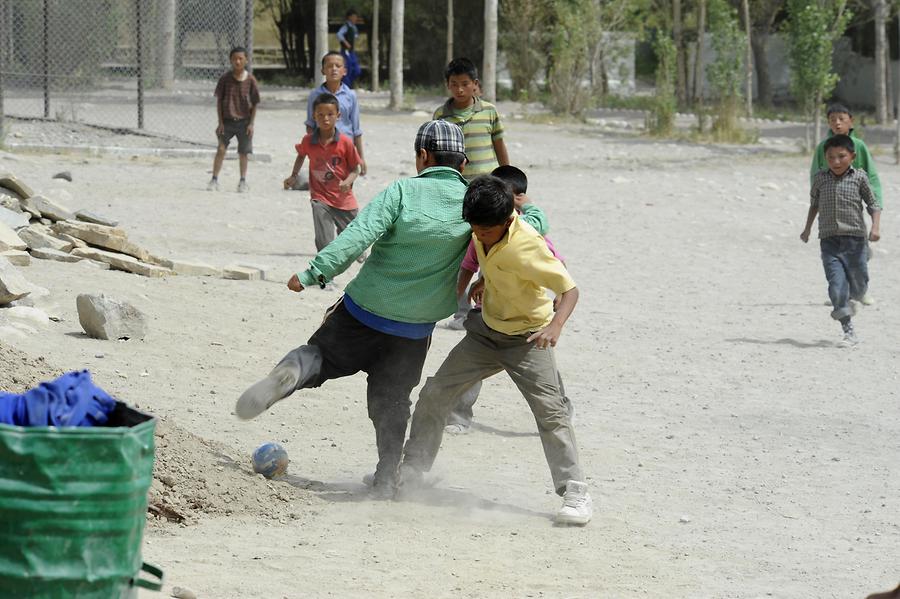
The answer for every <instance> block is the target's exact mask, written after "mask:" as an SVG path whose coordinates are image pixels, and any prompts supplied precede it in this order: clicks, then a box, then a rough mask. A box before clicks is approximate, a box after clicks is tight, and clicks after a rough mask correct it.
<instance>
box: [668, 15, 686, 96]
mask: <svg viewBox="0 0 900 599" xmlns="http://www.w3.org/2000/svg"><path fill="white" fill-rule="evenodd" d="M672 41H674V42H675V96H676V97H677V98H678V105H679V106H683V105H684V103H685V99H686V96H687V94H686V93H685V92H686V87H685V85H686V83H685V79H687V78H686V77H685V73H686V70H685V60H684V35H683V31H682V24H681V0H672Z"/></svg>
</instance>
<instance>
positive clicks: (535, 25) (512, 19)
mask: <svg viewBox="0 0 900 599" xmlns="http://www.w3.org/2000/svg"><path fill="white" fill-rule="evenodd" d="M548 10H549V2H548V1H547V0H504V1H503V2H501V3H500V18H501V22H500V23H501V24H500V36H499V46H500V49H501V50H502V51H503V52H504V53H505V55H506V68H507V69H509V75H510V77H511V78H512V85H513V89H512V92H513V96H514V97H516V96H523V95H524V96H525V97H527V96H528V95H529V94H532V93H533V92H534V86H535V79H536V78H537V76H538V73H540V72H541V71H542V70H544V69H545V68H546V64H547V44H548V42H549V35H548V32H547V31H546V29H545V25H546V20H547V17H548Z"/></svg>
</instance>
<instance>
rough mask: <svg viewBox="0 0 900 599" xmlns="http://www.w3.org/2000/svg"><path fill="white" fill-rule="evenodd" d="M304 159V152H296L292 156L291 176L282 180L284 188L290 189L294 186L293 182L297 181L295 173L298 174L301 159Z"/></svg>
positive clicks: (301, 165) (301, 164)
mask: <svg viewBox="0 0 900 599" xmlns="http://www.w3.org/2000/svg"><path fill="white" fill-rule="evenodd" d="M305 159H306V155H305V154H297V157H296V158H294V167H293V168H292V169H291V176H290V177H288V178H287V179H285V180H284V188H285V189H290V188H291V187H293V186H294V183H296V181H297V175H299V174H300V169H301V168H303V161H304V160H305Z"/></svg>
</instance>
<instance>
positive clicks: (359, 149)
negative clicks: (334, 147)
mask: <svg viewBox="0 0 900 599" xmlns="http://www.w3.org/2000/svg"><path fill="white" fill-rule="evenodd" d="M353 145H354V146H356V153H357V154H359V176H360V177H365V176H366V172H367V171H368V170H369V169H368V167H367V166H366V157H365V156H363V140H362V135H357V136H356V137H354V138H353Z"/></svg>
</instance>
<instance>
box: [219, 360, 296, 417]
mask: <svg viewBox="0 0 900 599" xmlns="http://www.w3.org/2000/svg"><path fill="white" fill-rule="evenodd" d="M299 378H300V373H299V372H298V371H297V368H296V367H293V366H291V365H290V364H279V365H277V366H276V367H275V368H274V369H273V370H272V372H270V373H269V374H268V376H266V378H264V379H262V380H261V381H258V382H257V383H254V384H253V385H252V386H250V388H249V389H247V390H246V391H244V393H243V394H241V396H240V397H239V398H238V400H237V404H235V406H234V413H235V414H236V415H237V417H238V418H240V419H241V420H250V419H251V418H256V417H257V416H259V415H260V414H262V413H263V412H265V411H266V410H268V409H269V408H271V407H272V405H273V404H275V403H277V402H279V401H281V400H282V399H284V398H285V397H287V396H288V395H290V394H291V393H293V392H294V389H295V388H296V386H297V381H298V380H299Z"/></svg>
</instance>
